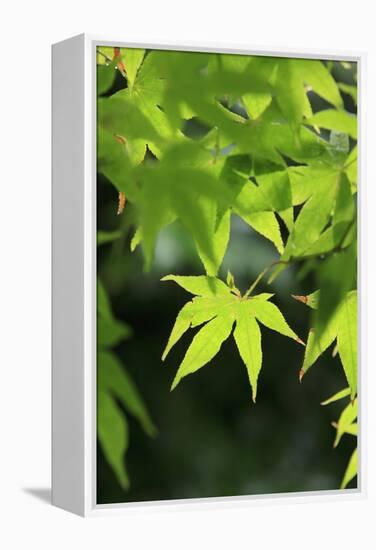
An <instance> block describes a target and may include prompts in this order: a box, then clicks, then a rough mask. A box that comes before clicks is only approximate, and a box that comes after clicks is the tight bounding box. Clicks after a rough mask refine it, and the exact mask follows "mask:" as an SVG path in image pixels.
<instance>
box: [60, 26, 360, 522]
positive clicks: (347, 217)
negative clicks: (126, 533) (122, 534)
mask: <svg viewBox="0 0 376 550" xmlns="http://www.w3.org/2000/svg"><path fill="white" fill-rule="evenodd" d="M363 73H364V55H362V54H343V53H336V52H320V51H315V52H307V51H292V50H291V51H287V50H286V51H279V52H276V51H266V50H264V51H257V50H255V49H252V47H251V46H247V47H244V48H242V49H241V48H232V47H230V46H228V45H208V44H199V45H197V44H194V45H192V44H191V45H190V44H164V45H162V44H129V43H126V42H122V41H116V40H109V39H102V38H96V37H91V36H87V35H80V36H77V37H74V38H70V39H68V40H66V41H63V42H60V43H58V44H55V45H54V46H53V49H52V94H53V109H52V121H53V124H52V137H53V143H52V156H53V158H52V161H53V162H52V164H53V173H52V179H53V198H52V207H53V357H52V363H53V380H52V397H53V403H52V409H53V418H52V465H53V469H52V495H53V497H52V498H53V503H54V504H55V505H56V506H59V507H61V508H64V509H66V510H69V511H71V512H74V513H77V514H80V515H84V516H86V515H92V514H99V513H101V514H103V513H113V511H114V510H118V509H119V508H124V509H125V508H126V509H132V508H133V509H134V508H136V507H138V508H139V507H141V506H147V507H149V508H151V507H156V506H162V505H163V506H165V507H166V506H167V507H171V508H176V507H179V508H181V507H191V506H195V507H207V506H222V505H226V506H228V505H229V504H230V505H235V504H236V505H239V504H244V503H245V504H247V505H250V504H255V503H259V502H260V499H263V501H269V500H270V499H273V502H276V501H280V502H285V501H288V502H291V499H297V500H307V499H318V498H321V499H345V498H359V497H362V496H363V495H364V494H365V487H366V483H365V433H364V416H365V402H364V396H363V394H362V392H361V389H362V388H363V387H364V377H365V373H364V368H363V350H364V334H363V332H364V331H363V330H362V323H363V320H364V307H365V305H364V288H365V278H364V269H363V265H364V260H363V256H362V242H363V236H362V232H361V230H360V223H358V220H359V221H361V219H362V216H361V212H362V203H364V189H363V187H364V185H363V177H362V176H363V169H362V166H363V165H364V159H363V149H362V135H363V132H364V129H363V120H364V116H363V113H362V95H363V93H364V91H363V85H362V83H363ZM358 140H359V144H358ZM358 366H359V367H361V368H358ZM308 371H309V372H308ZM287 499H288V500H287Z"/></svg>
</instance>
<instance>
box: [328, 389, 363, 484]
mask: <svg viewBox="0 0 376 550" xmlns="http://www.w3.org/2000/svg"><path fill="white" fill-rule="evenodd" d="M350 394H351V390H350V388H345V389H343V390H341V391H339V392H337V393H336V394H335V395H333V396H331V397H329V398H328V399H326V400H325V401H323V402H322V403H321V405H329V404H331V403H334V402H336V401H338V400H339V399H343V398H344V397H346V396H348V395H350ZM357 416H358V404H357V400H356V399H355V400H354V401H352V402H351V403H348V405H347V406H346V407H345V408H344V409H343V411H342V413H341V415H340V417H339V419H338V421H337V422H332V425H333V427H334V428H335V430H336V436H335V440H334V443H333V447H337V445H338V444H339V442H340V441H341V439H342V436H343V435H344V434H349V435H353V436H355V437H357V435H358V424H357V422H356V418H357ZM357 473H358V460H357V448H355V449H354V451H353V453H352V455H351V457H350V460H349V462H348V465H347V467H346V471H345V473H344V476H343V478H342V482H341V486H340V488H341V489H344V488H345V487H346V486H347V485H348V484H349V483H350V481H351V480H352V479H353V478H354V477H355V476H356V475H357Z"/></svg>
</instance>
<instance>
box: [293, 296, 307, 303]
mask: <svg viewBox="0 0 376 550" xmlns="http://www.w3.org/2000/svg"><path fill="white" fill-rule="evenodd" d="M291 297H292V298H294V300H298V302H302V304H306V303H307V302H308V297H307V296H298V295H297V294H291Z"/></svg>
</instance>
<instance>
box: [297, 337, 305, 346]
mask: <svg viewBox="0 0 376 550" xmlns="http://www.w3.org/2000/svg"><path fill="white" fill-rule="evenodd" d="M296 341H297V342H298V344H301V345H302V346H304V347H305V342H303V340H302V339H301V338H297V339H296Z"/></svg>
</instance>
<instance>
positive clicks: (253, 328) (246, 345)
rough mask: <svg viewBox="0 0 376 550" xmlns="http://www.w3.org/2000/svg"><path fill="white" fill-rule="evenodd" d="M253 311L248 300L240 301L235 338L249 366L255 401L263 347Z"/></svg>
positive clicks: (249, 376)
mask: <svg viewBox="0 0 376 550" xmlns="http://www.w3.org/2000/svg"><path fill="white" fill-rule="evenodd" d="M265 303H266V302H265ZM263 305H264V304H263ZM251 311H252V310H251V309H250V308H249V307H248V302H239V305H238V308H237V316H236V327H235V330H234V338H235V342H236V345H237V347H238V350H239V353H240V356H241V358H242V359H243V361H244V363H245V366H246V367H247V371H248V378H249V383H250V385H251V388H252V400H253V401H254V402H255V401H256V396H257V379H258V376H259V372H260V370H261V364H262V349H261V332H260V328H259V326H258V324H257V321H256V319H255V317H254V316H253V315H252V313H251Z"/></svg>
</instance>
